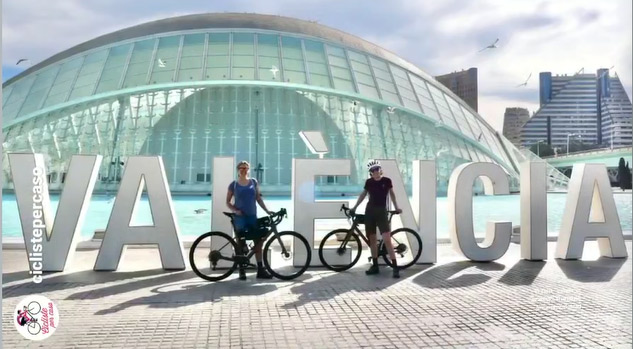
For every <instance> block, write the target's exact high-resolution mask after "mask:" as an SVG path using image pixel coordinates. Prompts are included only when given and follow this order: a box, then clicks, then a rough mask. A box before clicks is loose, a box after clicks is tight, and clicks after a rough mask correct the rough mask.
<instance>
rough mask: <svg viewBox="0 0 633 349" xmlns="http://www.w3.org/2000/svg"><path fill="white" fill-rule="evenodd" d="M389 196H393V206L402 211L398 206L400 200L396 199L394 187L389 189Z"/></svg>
mask: <svg viewBox="0 0 633 349" xmlns="http://www.w3.org/2000/svg"><path fill="white" fill-rule="evenodd" d="M389 196H390V197H391V201H393V207H394V208H395V209H396V211H400V212H402V210H401V209H400V208H398V201H396V193H394V192H393V188H391V189H389Z"/></svg>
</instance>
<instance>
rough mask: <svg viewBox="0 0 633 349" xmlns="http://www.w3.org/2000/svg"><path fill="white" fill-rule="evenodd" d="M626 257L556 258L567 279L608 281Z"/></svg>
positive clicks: (618, 269)
mask: <svg viewBox="0 0 633 349" xmlns="http://www.w3.org/2000/svg"><path fill="white" fill-rule="evenodd" d="M626 260H627V258H608V257H600V258H598V259H597V260H595V261H581V260H564V259H556V263H558V266H559V267H560V268H561V269H562V270H563V273H565V276H567V277H568V278H569V279H572V280H576V281H580V282H608V281H611V279H613V277H614V276H615V274H617V273H618V271H620V268H622V265H623V264H624V263H625V262H626Z"/></svg>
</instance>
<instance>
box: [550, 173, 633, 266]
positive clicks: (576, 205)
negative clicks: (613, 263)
mask: <svg viewBox="0 0 633 349" xmlns="http://www.w3.org/2000/svg"><path fill="white" fill-rule="evenodd" d="M588 238H597V240H598V246H599V248H600V255H601V256H603V257H611V258H623V257H626V256H627V253H626V246H625V244H624V237H623V236H622V226H621V225H620V218H619V217H618V211H617V210H616V207H615V200H614V199H613V192H612V191H611V184H610V183H609V176H608V175H607V168H606V167H605V166H604V165H603V164H577V165H574V169H573V171H572V175H571V180H570V181H569V187H568V194H567V203H566V204H565V213H564V215H563V221H562V222H561V226H560V232H559V233H558V243H557V245H556V258H564V259H579V258H581V257H582V250H583V247H584V245H585V240H586V239H588Z"/></svg>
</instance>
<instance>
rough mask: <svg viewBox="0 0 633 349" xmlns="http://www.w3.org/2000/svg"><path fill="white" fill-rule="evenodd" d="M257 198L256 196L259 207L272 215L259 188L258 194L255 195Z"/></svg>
mask: <svg viewBox="0 0 633 349" xmlns="http://www.w3.org/2000/svg"><path fill="white" fill-rule="evenodd" d="M255 196H256V200H257V203H258V204H259V207H261V208H263V209H264V211H266V213H267V214H270V213H271V212H270V211H269V210H268V208H266V204H265V203H264V199H262V193H261V192H260V191H259V186H257V192H256V193H255Z"/></svg>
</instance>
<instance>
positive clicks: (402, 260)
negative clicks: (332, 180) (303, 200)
mask: <svg viewBox="0 0 633 349" xmlns="http://www.w3.org/2000/svg"><path fill="white" fill-rule="evenodd" d="M341 211H343V212H344V213H345V216H347V218H348V220H351V222H352V226H351V227H350V228H348V229H336V230H333V231H331V232H329V233H327V234H326V235H325V237H324V238H323V240H321V244H320V245H319V259H320V260H321V263H322V264H323V265H324V266H325V267H326V268H328V269H330V270H333V271H344V270H347V269H349V268H351V267H353V266H354V265H355V264H356V263H358V261H359V260H360V257H361V253H362V249H363V246H362V245H361V240H363V241H364V242H365V244H366V245H367V246H369V240H368V238H367V237H366V236H365V234H363V233H362V232H361V230H360V229H359V226H360V225H363V224H365V215H362V214H355V213H354V212H352V210H351V209H349V208H348V207H346V206H345V204H343V205H342V206H341ZM387 213H388V214H389V223H391V218H393V216H394V215H396V214H398V213H397V212H396V211H388V212H387ZM379 235H380V234H379ZM391 241H392V244H393V249H394V251H395V253H396V263H397V264H398V268H400V269H406V268H408V267H410V266H412V265H413V264H415V262H417V261H418V259H419V258H420V255H421V254H422V239H420V235H418V233H416V232H415V231H414V230H412V229H409V228H399V229H396V230H394V231H392V232H391ZM380 257H382V258H383V260H384V261H385V263H387V265H389V266H393V265H392V264H393V263H392V262H391V259H390V258H389V254H388V253H387V247H386V245H385V243H384V241H382V239H381V240H380V244H379V246H378V258H380ZM369 259H370V260H371V257H369Z"/></svg>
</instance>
